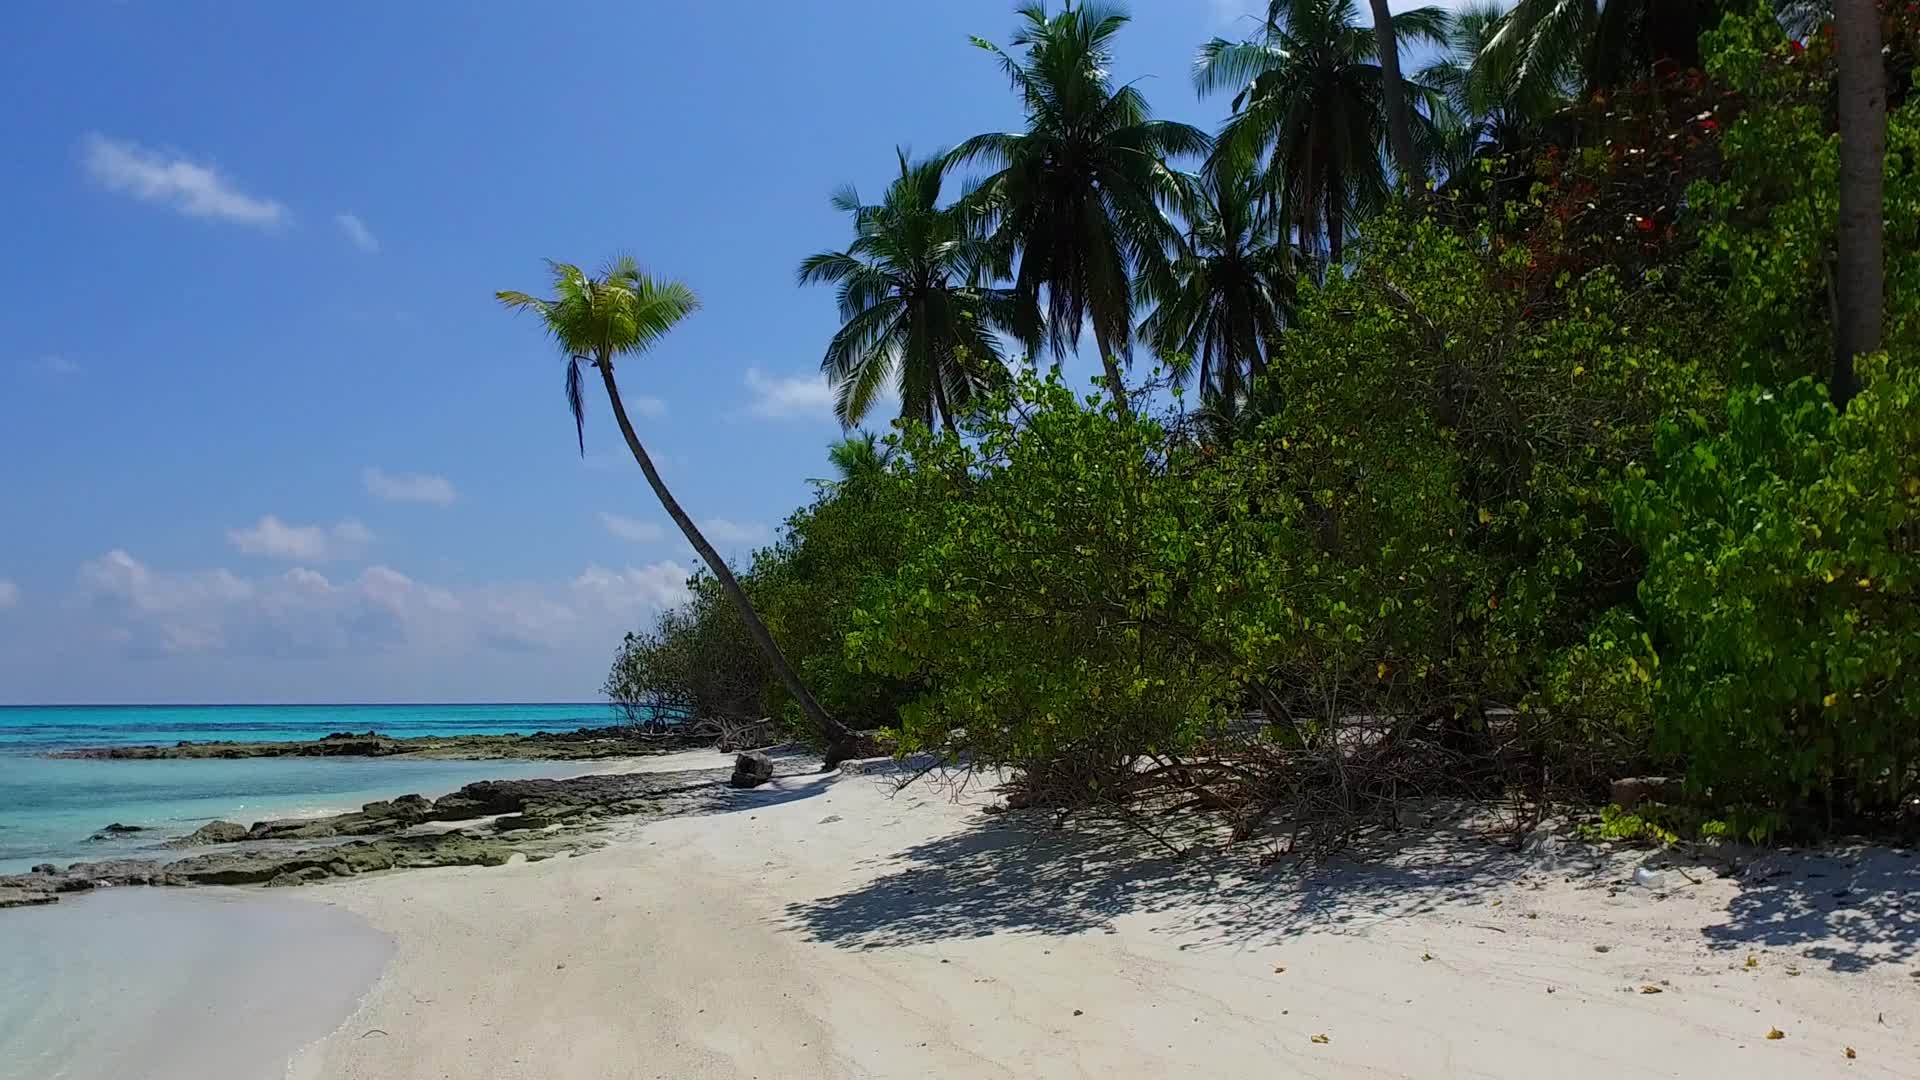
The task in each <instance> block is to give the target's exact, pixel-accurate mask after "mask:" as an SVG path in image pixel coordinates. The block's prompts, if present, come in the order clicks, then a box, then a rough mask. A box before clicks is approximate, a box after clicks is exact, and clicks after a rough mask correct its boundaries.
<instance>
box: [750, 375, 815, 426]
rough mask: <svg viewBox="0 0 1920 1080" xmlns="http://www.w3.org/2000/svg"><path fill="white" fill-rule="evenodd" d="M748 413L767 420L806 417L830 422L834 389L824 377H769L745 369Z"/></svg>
mask: <svg viewBox="0 0 1920 1080" xmlns="http://www.w3.org/2000/svg"><path fill="white" fill-rule="evenodd" d="M746 386H747V393H748V394H750V395H751V396H752V400H750V401H749V402H748V403H747V411H748V412H750V413H752V414H753V415H755V416H764V417H768V418H770V419H780V418H784V417H795V416H806V417H822V418H825V419H832V418H833V387H831V386H829V385H828V384H827V378H826V376H824V375H791V376H774V375H768V374H766V373H765V372H763V371H761V370H760V369H759V368H748V369H747V376H746Z"/></svg>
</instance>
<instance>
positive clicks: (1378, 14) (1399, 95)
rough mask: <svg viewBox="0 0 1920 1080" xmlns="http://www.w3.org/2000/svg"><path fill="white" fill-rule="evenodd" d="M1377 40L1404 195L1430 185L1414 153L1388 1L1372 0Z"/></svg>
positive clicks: (1390, 141) (1390, 133) (1391, 137)
mask: <svg viewBox="0 0 1920 1080" xmlns="http://www.w3.org/2000/svg"><path fill="white" fill-rule="evenodd" d="M1372 4H1373V38H1374V41H1375V42H1377V43H1378V44H1379V47H1380V98H1381V104H1382V105H1383V106H1384V107H1385V108H1386V112H1387V142H1388V144H1389V145H1391V146H1392V147H1393V161H1394V164H1396V165H1398V166H1399V167H1400V185H1401V189H1402V190H1403V191H1413V190H1415V189H1416V187H1424V186H1425V184H1426V179H1427V178H1426V175H1425V171H1424V170H1422V169H1421V168H1420V159H1419V158H1418V157H1416V156H1415V155H1414V152H1413V125H1412V122H1411V121H1410V120H1409V119H1408V114H1407V84H1406V83H1405V82H1403V81H1401V79H1400V42H1399V40H1398V38H1397V37H1396V35H1395V34H1394V32H1393V13H1392V12H1391V11H1389V10H1387V0H1372Z"/></svg>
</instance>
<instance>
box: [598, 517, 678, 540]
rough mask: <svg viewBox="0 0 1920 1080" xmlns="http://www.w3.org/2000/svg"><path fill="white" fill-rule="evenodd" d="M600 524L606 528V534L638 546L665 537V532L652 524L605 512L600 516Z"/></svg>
mask: <svg viewBox="0 0 1920 1080" xmlns="http://www.w3.org/2000/svg"><path fill="white" fill-rule="evenodd" d="M600 524H602V525H604V526H606V527H607V531H608V532H610V533H612V534H613V535H615V536H617V537H619V538H620V539H622V540H632V541H634V542H635V543H640V544H651V543H653V542H655V541H657V540H659V539H660V538H661V537H663V536H665V535H666V530H665V529H663V528H661V527H660V526H659V525H657V524H655V523H654V522H651V521H641V520H640V519H639V518H630V517H622V516H620V515H619V514H609V513H606V512H605V511H602V512H601V514H600Z"/></svg>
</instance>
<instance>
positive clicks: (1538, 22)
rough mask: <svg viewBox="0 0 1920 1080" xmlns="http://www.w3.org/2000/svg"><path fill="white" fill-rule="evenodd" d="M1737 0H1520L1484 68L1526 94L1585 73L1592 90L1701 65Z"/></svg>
mask: <svg viewBox="0 0 1920 1080" xmlns="http://www.w3.org/2000/svg"><path fill="white" fill-rule="evenodd" d="M1737 6H1739V5H1738V4H1737V3H1736V2H1735V0H1516V2H1515V3H1514V5H1513V9H1512V10H1511V11H1509V12H1507V14H1506V17H1505V18H1503V19H1502V20H1501V25H1500V29H1499V31H1498V32H1497V33H1495V34H1494V36H1493V37H1492V38H1491V39H1490V40H1489V41H1488V42H1487V47H1486V49H1485V51H1484V52H1482V54H1481V61H1480V63H1481V66H1482V67H1483V68H1485V69H1486V70H1487V71H1488V72H1489V73H1490V75H1491V76H1492V77H1494V78H1496V79H1500V80H1509V81H1511V82H1513V83H1514V84H1515V85H1516V86H1518V87H1520V88H1521V90H1522V91H1523V92H1524V93H1527V94H1534V93H1539V92H1543V91H1544V88H1547V87H1552V86H1557V85H1560V84H1561V83H1563V82H1565V81H1566V79H1567V77H1568V74H1569V73H1570V72H1575V71H1577V72H1579V73H1580V82H1581V84H1582V87H1583V89H1585V90H1587V91H1588V92H1592V91H1595V90H1603V89H1606V88H1609V87H1613V86H1618V85H1621V84H1622V83H1624V82H1626V81H1628V80H1630V79H1633V78H1635V77H1638V76H1642V75H1645V74H1647V73H1651V72H1655V71H1661V70H1678V69H1685V68H1691V67H1699V66H1700V34H1701V33H1702V32H1703V31H1706V30H1711V29H1712V28H1713V27H1715V26H1716V25H1718V24H1719V22H1720V19H1721V17H1722V16H1724V15H1725V14H1726V13H1727V11H1728V10H1729V9H1730V8H1734V7H1737Z"/></svg>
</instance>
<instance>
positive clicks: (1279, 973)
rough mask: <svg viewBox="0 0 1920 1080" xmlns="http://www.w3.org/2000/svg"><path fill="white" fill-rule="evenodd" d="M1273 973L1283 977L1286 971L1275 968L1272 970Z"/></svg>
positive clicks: (1282, 968)
mask: <svg viewBox="0 0 1920 1080" xmlns="http://www.w3.org/2000/svg"><path fill="white" fill-rule="evenodd" d="M1273 973H1274V974H1275V975H1285V974H1286V973H1287V969H1286V968H1284V967H1276V968H1274V969H1273Z"/></svg>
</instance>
